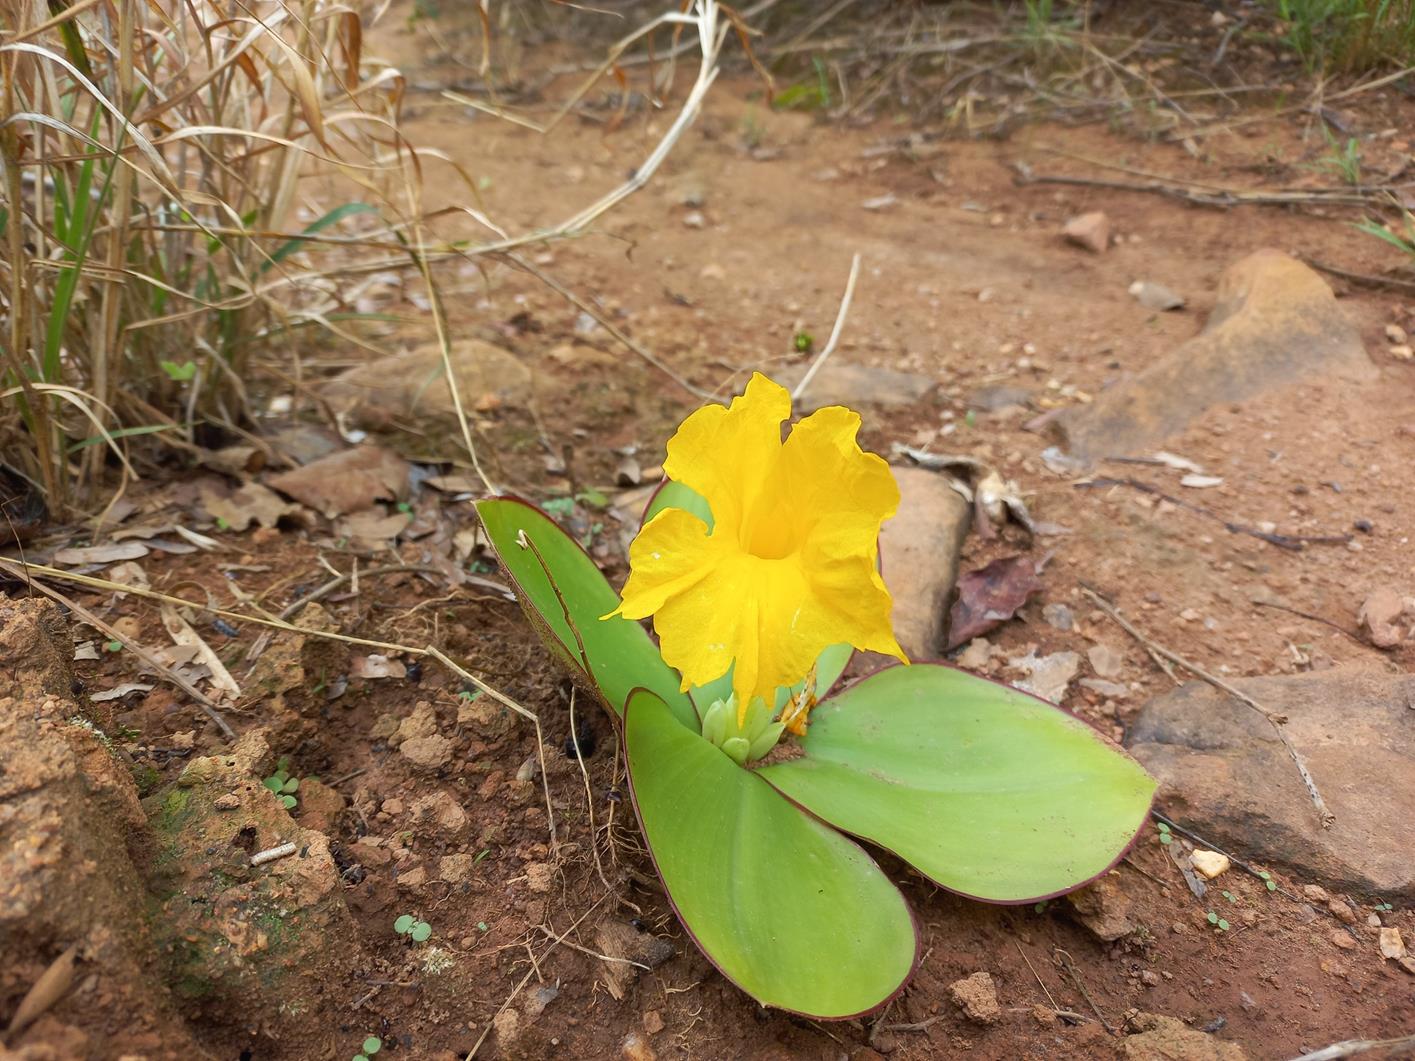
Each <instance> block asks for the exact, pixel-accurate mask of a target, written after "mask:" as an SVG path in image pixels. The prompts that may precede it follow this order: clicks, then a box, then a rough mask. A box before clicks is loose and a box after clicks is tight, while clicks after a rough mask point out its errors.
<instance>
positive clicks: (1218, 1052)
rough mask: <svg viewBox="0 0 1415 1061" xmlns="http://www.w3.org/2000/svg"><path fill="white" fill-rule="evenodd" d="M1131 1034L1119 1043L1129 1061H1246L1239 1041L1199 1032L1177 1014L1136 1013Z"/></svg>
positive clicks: (1130, 1023) (1129, 1026)
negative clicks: (1170, 1015)
mask: <svg viewBox="0 0 1415 1061" xmlns="http://www.w3.org/2000/svg"><path fill="white" fill-rule="evenodd" d="M1126 1027H1127V1029H1128V1030H1129V1031H1130V1034H1129V1035H1127V1036H1126V1037H1125V1038H1124V1039H1122V1040H1121V1042H1120V1056H1121V1057H1124V1058H1126V1059H1127V1061H1246V1058H1247V1055H1246V1054H1245V1053H1244V1052H1243V1048H1242V1047H1241V1046H1239V1045H1238V1044H1237V1043H1226V1042H1224V1041H1223V1040H1222V1039H1215V1038H1214V1037H1213V1036H1212V1035H1206V1034H1205V1033H1204V1032H1201V1031H1196V1030H1195V1029H1193V1028H1190V1027H1188V1026H1187V1025H1186V1024H1185V1023H1184V1022H1183V1021H1180V1020H1176V1019H1175V1018H1174V1017H1163V1016H1160V1015H1159V1014H1158V1013H1137V1014H1136V1015H1135V1016H1133V1017H1131V1018H1130V1020H1129V1022H1128V1023H1127V1025H1126Z"/></svg>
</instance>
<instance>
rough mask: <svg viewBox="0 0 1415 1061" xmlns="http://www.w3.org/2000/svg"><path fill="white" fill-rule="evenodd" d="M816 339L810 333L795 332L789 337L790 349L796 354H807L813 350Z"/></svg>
mask: <svg viewBox="0 0 1415 1061" xmlns="http://www.w3.org/2000/svg"><path fill="white" fill-rule="evenodd" d="M815 345H816V337H815V336H814V335H812V334H811V333H810V332H806V331H801V332H797V333H796V334H795V335H793V336H792V337H791V348H792V349H793V350H795V351H796V353H798V354H809V353H810V352H811V351H812V350H813V349H815Z"/></svg>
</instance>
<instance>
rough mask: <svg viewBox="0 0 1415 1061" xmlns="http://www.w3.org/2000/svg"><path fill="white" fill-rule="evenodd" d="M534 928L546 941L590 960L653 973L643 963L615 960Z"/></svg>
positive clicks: (540, 926) (624, 959)
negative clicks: (550, 941)
mask: <svg viewBox="0 0 1415 1061" xmlns="http://www.w3.org/2000/svg"><path fill="white" fill-rule="evenodd" d="M536 928H538V929H540V931H542V932H544V933H545V935H546V938H547V939H553V940H555V941H556V942H558V943H559V944H560V946H562V947H569V948H570V949H571V950H577V951H579V952H580V953H581V954H588V955H589V956H590V957H591V958H598V959H599V960H600V961H602V962H612V963H614V964H616V965H632V966H633V967H634V968H635V969H642V970H643V971H644V972H646V973H651V972H653V970H652V969H651V968H649V967H648V966H647V965H645V964H644V963H643V962H636V961H634V959H633V958H616V957H614V955H612V954H601V953H599V951H595V950H590V949H589V948H588V947H582V946H580V945H579V944H578V943H571V942H570V941H569V940H568V939H562V938H560V937H558V936H556V934H555V933H554V932H552V931H550V929H548V928H547V927H546V926H545V925H537V926H536Z"/></svg>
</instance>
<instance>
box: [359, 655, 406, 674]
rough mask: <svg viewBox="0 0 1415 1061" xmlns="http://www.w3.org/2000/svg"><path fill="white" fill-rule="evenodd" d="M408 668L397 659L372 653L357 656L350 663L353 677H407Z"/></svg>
mask: <svg viewBox="0 0 1415 1061" xmlns="http://www.w3.org/2000/svg"><path fill="white" fill-rule="evenodd" d="M407 676H408V668H407V667H405V666H404V665H403V664H402V663H401V662H399V661H398V660H396V659H389V658H388V657H387V656H380V655H376V654H373V653H370V654H369V655H367V656H355V657H354V658H353V659H352V660H351V661H350V663H349V677H351V678H406V677H407Z"/></svg>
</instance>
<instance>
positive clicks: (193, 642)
mask: <svg viewBox="0 0 1415 1061" xmlns="http://www.w3.org/2000/svg"><path fill="white" fill-rule="evenodd" d="M162 625H163V626H165V627H166V628H167V633H168V634H169V635H171V637H172V640H173V641H174V642H175V643H176V644H178V645H183V646H190V647H194V648H195V649H196V655H195V656H194V657H193V658H195V659H199V660H201V663H202V665H203V666H205V667H206V668H207V669H208V670H210V671H211V684H212V685H213V686H214V687H215V688H216V689H217V690H218V691H219V692H222V693H226V694H228V695H229V696H230V697H231V699H233V700H234V699H237V698H239V697H240V695H241V687H240V686H239V685H237V684H236V679H235V678H233V677H231V672H230V671H228V670H227V669H226V665H225V664H224V663H222V662H221V658H220V657H219V656H217V654H216V653H215V652H214V651H213V650H212V648H211V646H210V645H208V644H207V643H206V642H205V641H204V640H202V637H201V635H200V634H198V633H197V632H196V631H195V630H193V629H192V624H191V623H189V622H187V620H185V619H183V618H182V617H181V615H179V614H178V612H177V609H176V608H174V607H173V606H172V605H170V604H164V605H163V606H162Z"/></svg>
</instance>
